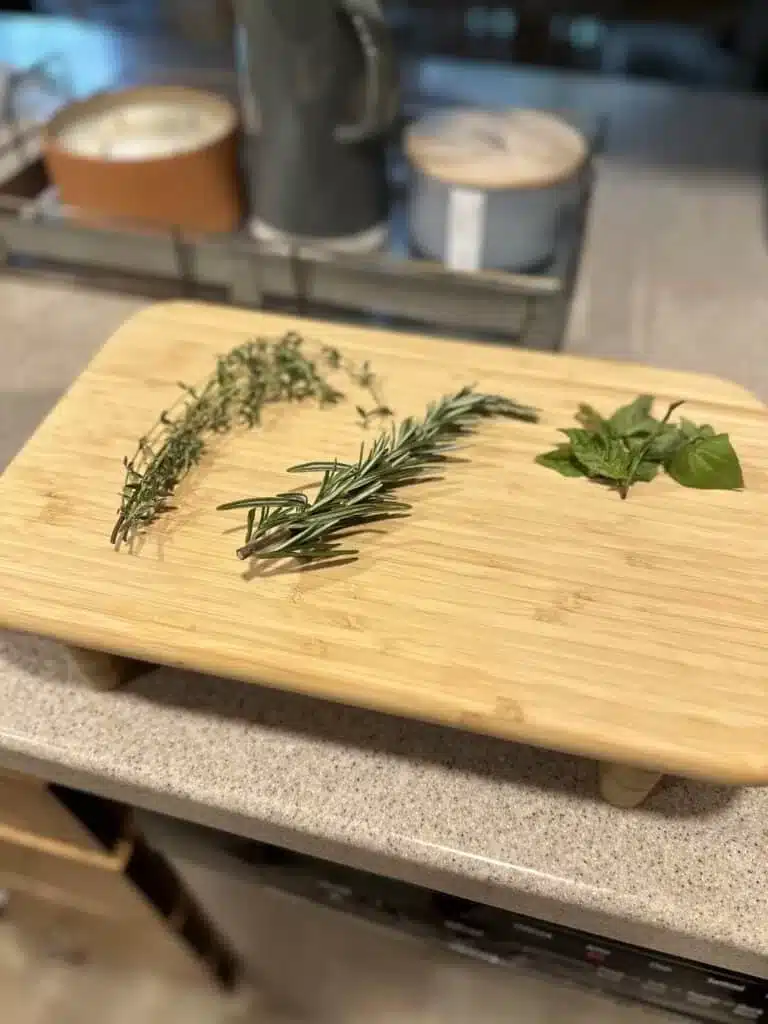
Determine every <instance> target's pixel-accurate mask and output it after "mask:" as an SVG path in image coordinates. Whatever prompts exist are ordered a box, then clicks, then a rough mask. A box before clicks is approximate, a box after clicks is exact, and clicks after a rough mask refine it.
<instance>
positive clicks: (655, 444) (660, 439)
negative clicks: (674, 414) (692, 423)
mask: <svg viewBox="0 0 768 1024" xmlns="http://www.w3.org/2000/svg"><path fill="white" fill-rule="evenodd" d="M684 444H686V438H685V435H684V434H683V433H682V432H681V431H680V429H679V428H678V427H675V426H671V425H670V424H667V425H666V426H665V427H663V428H662V429H661V430H660V431H659V433H658V434H656V436H655V437H654V439H653V441H651V444H650V447H649V448H648V451H647V452H646V453H645V458H646V459H652V460H654V459H655V460H656V461H657V462H665V461H666V460H667V459H669V458H671V456H672V455H674V453H675V452H676V451H677V449H678V448H681V447H682V446H683V445H684Z"/></svg>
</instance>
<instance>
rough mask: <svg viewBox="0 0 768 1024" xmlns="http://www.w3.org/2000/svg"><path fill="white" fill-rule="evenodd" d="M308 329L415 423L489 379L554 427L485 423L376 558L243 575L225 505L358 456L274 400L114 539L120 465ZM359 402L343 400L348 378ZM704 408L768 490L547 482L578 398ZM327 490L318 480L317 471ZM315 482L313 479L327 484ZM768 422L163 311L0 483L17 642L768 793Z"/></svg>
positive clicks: (342, 439) (328, 427)
mask: <svg viewBox="0 0 768 1024" xmlns="http://www.w3.org/2000/svg"><path fill="white" fill-rule="evenodd" d="M287 329H296V330H299V331H300V332H301V333H302V334H303V335H304V337H306V338H307V339H308V340H310V339H315V340H317V341H318V342H319V343H320V342H322V343H328V344H334V345H337V346H338V347H339V348H340V349H341V350H342V351H343V353H344V354H345V356H347V357H349V358H351V359H354V360H356V361H362V360H363V359H366V358H369V359H370V360H371V362H372V366H373V369H374V371H375V372H376V373H377V376H378V377H379V379H380V380H381V381H382V390H383V392H384V399H385V401H386V402H387V403H388V404H389V405H391V406H392V407H393V408H394V409H395V411H396V414H397V417H398V418H401V417H403V416H405V415H407V414H410V413H416V414H419V413H421V412H422V411H423V409H424V406H425V405H426V403H427V402H428V401H430V400H432V399H434V398H437V397H439V396H441V395H442V394H444V393H447V392H449V391H452V390H455V389H456V388H458V387H460V386H462V385H464V384H467V383H477V385H478V386H479V387H481V388H482V389H484V390H489V391H498V392H500V393H503V394H506V395H508V396H510V397H513V398H516V399H518V400H520V401H522V402H526V403H528V404H532V405H536V406H537V407H539V408H540V409H541V411H542V418H541V422H540V423H539V424H537V425H530V424H525V423H518V422H514V421H494V422H489V423H487V424H483V425H482V426H481V427H480V429H479V431H478V433H477V434H476V435H475V436H474V437H473V438H472V439H470V440H469V442H468V447H467V452H466V455H467V456H468V459H467V461H463V462H461V463H457V464H453V465H450V466H448V467H446V469H445V472H444V475H443V478H442V479H441V480H439V481H434V482H430V483H422V484H418V485H416V486H414V487H412V488H410V490H409V493H408V500H409V501H411V502H412V503H413V506H414V507H413V512H412V514H411V515H410V516H409V517H408V518H406V519H402V520H399V521H397V522H393V523H389V524H385V525H378V526H377V527H376V528H375V529H371V530H370V531H368V532H366V533H365V534H363V535H362V536H360V537H358V538H357V539H356V546H358V547H359V548H360V558H359V559H358V561H356V562H354V563H352V564H348V565H344V566H339V567H331V568H328V567H326V568H323V569H314V570H311V571H303V572H297V571H296V570H295V567H292V566H285V565H283V566H279V565H277V566H276V565H274V564H273V563H266V566H267V567H266V568H264V567H263V566H264V563H260V565H261V566H262V568H259V565H248V564H246V563H242V562H239V561H238V560H237V559H236V558H235V555H234V550H235V548H236V547H237V546H238V544H239V543H240V542H241V537H242V532H241V524H242V518H241V516H240V514H239V513H221V512H216V510H215V508H216V505H217V504H219V503H220V502H223V501H227V500H231V499H233V498H239V497H244V496H247V495H251V494H270V493H274V492H276V491H280V490H285V489H286V488H287V487H291V486H294V485H295V484H296V483H297V482H301V483H304V482H305V479H304V478H303V477H302V478H296V477H295V476H290V477H289V476H286V473H285V470H286V468H287V467H288V466H290V465H292V464H294V463H296V462H299V461H304V460H307V459H314V458H331V457H333V456H338V457H340V458H342V459H345V458H348V457H350V456H352V455H356V454H357V451H358V449H359V446H360V442H361V440H362V439H364V438H366V437H367V438H369V439H372V437H373V436H375V433H376V430H375V428H373V429H372V430H369V431H368V432H367V433H366V432H364V431H363V430H362V428H361V427H360V426H359V425H358V423H357V422H356V417H355V413H354V404H355V402H356V401H360V400H361V398H362V396H361V395H356V394H355V393H354V391H352V392H351V393H350V401H349V402H344V403H342V404H341V405H339V406H337V407H335V408H333V409H318V408H315V407H313V406H310V405H304V406H274V407H272V408H270V410H269V411H268V413H267V415H266V417H265V421H264V424H263V426H262V427H260V428H257V429H255V430H253V431H251V432H241V433H238V434H236V435H232V436H229V437H227V438H222V439H220V440H217V441H216V442H215V444H214V446H213V451H212V453H211V454H210V455H209V456H208V457H206V460H205V461H204V463H203V465H202V466H200V467H199V468H198V469H197V470H196V471H195V472H194V473H193V475H192V476H190V477H189V479H188V481H187V482H186V483H185V484H183V485H182V487H181V488H180V489H179V491H178V492H177V496H176V500H177V504H178V506H179V508H178V511H176V512H172V513H170V514H168V515H167V516H166V517H165V518H164V519H163V520H161V521H160V522H158V523H156V524H155V525H154V526H153V527H152V528H151V529H150V530H149V532H148V533H147V534H146V535H145V536H144V537H143V538H142V539H141V540H140V541H139V542H138V543H136V544H134V545H133V546H132V549H131V548H129V547H125V546H124V547H123V548H122V549H121V550H119V551H115V550H114V549H113V548H112V547H111V546H110V544H109V539H108V538H109V533H110V530H111V528H112V524H113V522H114V517H115V511H116V507H117V503H118V492H119V489H120V487H121V484H122V466H121V460H122V457H123V455H126V454H131V453H132V451H133V448H134V445H135V442H136V439H137V438H138V437H139V435H141V434H142V433H144V432H145V431H146V430H147V429H148V428H149V427H150V426H151V425H152V423H153V422H154V420H155V418H156V417H157V415H158V413H159V412H160V410H161V409H163V408H165V407H167V406H168V405H169V404H171V402H172V401H173V400H174V398H175V397H176V396H177V394H178V391H177V387H176V381H177V380H178V379H179V378H182V379H183V380H185V381H187V382H197V381H199V380H202V379H204V378H205V377H206V376H207V375H208V373H209V372H210V371H211V369H212V366H213V362H214V358H215V356H216V355H217V354H219V353H222V352H225V351H227V350H228V349H230V348H231V347H232V346H233V345H235V344H239V343H240V342H242V341H244V340H245V339H246V338H248V337H251V336H253V335H259V334H260V335H268V336H276V335H278V334H281V333H282V332H284V331H285V330H287ZM347 388H348V390H349V386H348V385H347ZM639 392H651V393H653V394H656V395H657V396H658V398H659V403H660V407H661V405H662V404H663V405H664V406H666V404H667V403H668V402H670V401H672V400H675V399H678V398H685V399H686V400H687V401H688V405H687V406H686V408H685V409H684V412H685V413H686V415H687V416H689V417H690V418H691V419H695V420H698V421H706V422H711V423H713V424H714V425H715V427H716V428H717V429H718V430H721V431H727V432H728V433H730V435H731V438H732V441H733V443H734V447H735V448H736V450H737V451H738V452H739V454H740V456H741V460H742V465H743V468H744V474H745V479H746V484H747V489H746V490H745V491H744V492H742V493H736V492H707V491H692V490H687V489H685V488H682V487H679V486H678V485H677V484H675V483H674V482H673V481H671V480H669V479H667V478H665V477H662V478H659V479H657V480H656V481H654V482H653V483H652V484H649V485H638V486H636V487H635V488H634V489H633V491H632V493H631V495H630V498H629V500H628V501H625V502H622V501H620V500H619V499H618V497H616V495H614V494H612V493H610V492H608V491H606V490H604V489H603V488H600V487H595V486H593V485H590V484H588V483H586V482H585V481H582V480H570V479H564V478H562V477H560V476H558V475H557V474H555V473H553V472H551V471H550V470H547V469H544V468H542V467H539V466H537V465H536V464H535V463H534V461H533V460H534V456H535V455H536V454H537V453H538V452H540V451H544V450H545V449H547V448H549V447H551V446H552V444H553V442H555V440H556V438H557V434H556V429H557V428H558V427H563V426H567V425H570V424H571V423H572V419H573V414H574V412H575V410H576V406H577V404H578V403H579V402H581V401H587V402H591V403H592V404H594V405H595V406H597V408H598V409H601V410H604V411H605V412H610V411H612V410H613V409H614V408H615V407H616V406H617V405H619V404H621V403H623V402H625V401H628V400H630V399H631V398H632V397H634V396H635V395H636V394H637V393H639ZM309 480H311V478H309ZM307 482H309V481H307ZM766 513H768V414H767V413H766V411H765V409H764V407H763V406H762V405H761V404H760V403H759V402H758V401H757V400H756V399H754V398H752V397H751V396H750V395H748V394H747V393H746V392H745V391H743V390H741V389H740V388H738V387H736V386H735V385H732V384H728V383H726V382H724V381H720V380H717V379H715V378H712V377H705V376H698V375H695V374H681V373H672V372H667V371H662V370H653V369H648V368H644V367H639V366H634V365H631V364H619V363H608V362H602V361H596V360H588V359H578V358H575V357H568V356H559V355H558V356H554V355H545V354H541V353H534V352H526V351H515V350H510V349H507V348H496V347H490V346H484V345H479V344H467V343H457V342H451V341H444V340H435V339H428V338H425V337H422V336H419V335H404V334H399V333H398V334H393V333H388V332H384V331H375V330H369V329H361V328H355V327H343V326H336V325H330V324H324V323H320V322H313V321H306V320H298V319H295V318H284V317H277V316H268V315H264V314H258V313H251V312H244V311H236V310H232V309H225V308H219V307H216V306H209V305H204V304H199V303H169V304H162V305H158V306H155V307H154V308H151V309H148V310H146V311H145V312H143V313H141V314H139V315H138V316H137V317H135V318H134V319H132V320H130V321H129V322H128V323H126V324H125V325H124V326H123V327H122V328H121V329H120V330H119V331H118V332H117V334H116V335H115V336H114V337H113V338H112V339H111V340H110V341H109V342H108V343H107V345H106V346H105V347H104V348H103V349H102V351H101V352H100V353H99V354H98V355H97V356H96V358H95V359H94V360H93V362H92V363H91V365H90V366H89V367H88V369H87V370H86V371H85V373H84V374H83V375H82V376H81V377H80V378H79V380H78V381H77V382H76V383H75V384H74V386H73V387H72V388H71V390H70V391H69V392H68V394H67V395H66V396H65V397H64V398H63V399H62V400H61V402H60V403H59V404H58V405H57V406H56V408H55V409H54V410H53V412H52V413H51V414H50V415H49V417H48V418H47V419H46V420H45V422H44V423H43V424H42V426H41V427H40V428H39V429H38V431H37V433H36V434H35V435H34V437H33V438H32V439H31V440H30V442H29V443H28V444H27V446H26V447H25V449H24V450H23V451H22V452H21V453H20V455H19V456H18V457H17V458H16V460H15V461H14V462H13V463H12V464H11V466H10V467H9V468H8V470H7V472H6V473H5V475H4V476H3V477H2V479H0V625H5V626H8V627H13V628H20V629H23V630H30V631H34V632H38V633H42V634H48V635H51V636H54V637H57V638H58V639H60V640H62V641H65V642H67V643H69V644H74V645H79V646H82V647H86V648H93V649H96V650H103V651H109V652H113V653H117V654H122V655H127V656H130V657H136V658H140V659H144V660H147V661H150V662H158V663H166V664H171V665H179V666H184V667H187V668H191V669H197V670H201V671H206V672H211V673H214V674H220V675H225V676H230V677H233V678H236V679H241V680H245V681H249V682H257V683H264V684H267V685H270V686H275V687H282V688H285V689H291V690H297V691H300V692H303V693H307V694H312V695H315V696H320V697H326V698H330V699H333V700H338V701H341V702H345V703H349V704H357V705H362V706H365V707H370V708H376V709H380V710H384V711H388V712H394V713H397V714H401V715H406V716H413V717H416V718H423V719H427V720H431V721H436V722H441V723H446V724H448V725H452V726H460V727H465V728H468V729H471V730H476V731H479V732H486V733H491V734H495V735H498V736H503V737H509V738H512V739H516V740H521V741H524V742H529V743H533V744H537V745H539V746H544V747H550V748H556V749H562V750H567V751H573V752H576V753H579V754H584V755H589V756H594V757H597V758H601V759H606V760H611V761H619V762H622V761H623V762H627V763H629V764H635V765H639V766H643V767H648V768H652V769H657V770H659V771H664V770H666V771H672V772H678V773H680V774H684V775H691V776H700V777H703V778H708V779H712V780H716V781H723V782H731V783H762V782H768V646H767V645H766V643H765V629H766V622H767V621H768V528H767V526H768V520H767V518H766Z"/></svg>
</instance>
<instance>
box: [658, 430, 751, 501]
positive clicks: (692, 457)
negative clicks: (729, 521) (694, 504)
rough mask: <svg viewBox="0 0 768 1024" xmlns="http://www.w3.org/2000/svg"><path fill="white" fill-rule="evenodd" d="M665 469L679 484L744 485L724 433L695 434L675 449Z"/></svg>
mask: <svg viewBox="0 0 768 1024" xmlns="http://www.w3.org/2000/svg"><path fill="white" fill-rule="evenodd" d="M666 469H667V472H668V473H669V475H670V476H671V477H672V479H673V480H677V482H678V483H679V484H682V485H683V487H700V488H702V489H709V490H719V491H734V490H738V489H739V488H741V487H743V486H744V477H743V475H742V472H741V465H740V464H739V459H738V456H737V455H736V452H735V451H734V450H733V445H732V444H731V442H730V439H729V437H728V435H727V434H711V435H703V436H699V437H695V438H694V439H693V440H691V441H689V442H688V443H687V444H685V445H683V446H682V447H681V448H679V449H678V450H677V451H676V452H675V454H674V455H673V457H672V458H671V459H670V461H669V462H668V463H667V466H666Z"/></svg>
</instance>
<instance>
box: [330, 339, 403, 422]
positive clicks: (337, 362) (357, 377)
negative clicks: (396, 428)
mask: <svg viewBox="0 0 768 1024" xmlns="http://www.w3.org/2000/svg"><path fill="white" fill-rule="evenodd" d="M323 356H324V357H325V359H326V361H327V363H328V365H329V366H331V367H332V368H333V369H343V370H344V371H345V372H346V373H347V375H348V376H349V378H350V380H351V381H353V383H355V384H357V386H358V387H360V388H362V389H363V390H364V391H367V392H368V394H369V395H370V396H371V399H372V400H373V403H374V405H373V408H372V409H365V408H364V407H363V406H362V405H357V406H355V409H356V411H357V415H358V417H359V419H360V426H361V427H367V426H368V425H369V424H370V423H371V421H372V420H375V419H381V418H383V417H386V416H393V415H394V413H393V412H392V410H391V409H390V407H389V406H388V405H386V403H385V402H384V401H383V399H382V397H381V393H380V391H379V384H378V378H377V377H376V375H375V374H374V372H373V370H372V369H371V364H370V362H369V361H368V360H367V359H366V361H365V362H364V363H363V365H362V366H361V367H359V368H358V367H357V366H356V365H355V364H354V363H353V362H350V361H349V360H348V359H344V357H343V356H342V354H341V352H339V350H338V349H337V348H334V347H332V346H331V345H324V346H323Z"/></svg>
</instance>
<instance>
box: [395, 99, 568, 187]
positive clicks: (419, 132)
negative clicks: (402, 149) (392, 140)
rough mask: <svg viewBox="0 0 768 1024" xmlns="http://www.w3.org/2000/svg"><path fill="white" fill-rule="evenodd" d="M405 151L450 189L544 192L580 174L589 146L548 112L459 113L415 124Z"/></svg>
mask: <svg viewBox="0 0 768 1024" xmlns="http://www.w3.org/2000/svg"><path fill="white" fill-rule="evenodd" d="M406 152H407V154H408V157H409V159H410V160H411V162H412V163H413V164H414V165H415V166H416V167H418V168H419V170H421V171H423V172H424V173H425V174H427V175H428V176H429V177H431V178H437V179H438V180H440V181H445V182H448V183H449V184H451V185H459V186H466V187H469V188H488V189H504V188H546V187H547V186H550V185H555V184H557V183H558V182H560V181H564V180H565V179H566V178H569V177H570V176H571V175H572V174H574V173H575V172H576V171H577V170H578V168H579V167H580V166H581V165H582V164H583V163H584V161H585V160H586V157H587V142H586V139H585V138H584V136H583V135H582V134H581V132H579V131H577V130H576V129H575V128H574V127H572V125H570V124H568V122H567V121H564V120H563V119H562V118H560V117H557V116H556V115H554V114H549V113H546V112H544V111H540V110H524V109H510V110H474V109H457V110H450V111H443V112H440V113H437V114H431V115H428V116H427V117H425V118H424V119H422V120H421V121H417V122H416V123H415V124H413V125H411V127H410V129H409V130H408V133H407V137H406Z"/></svg>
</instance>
